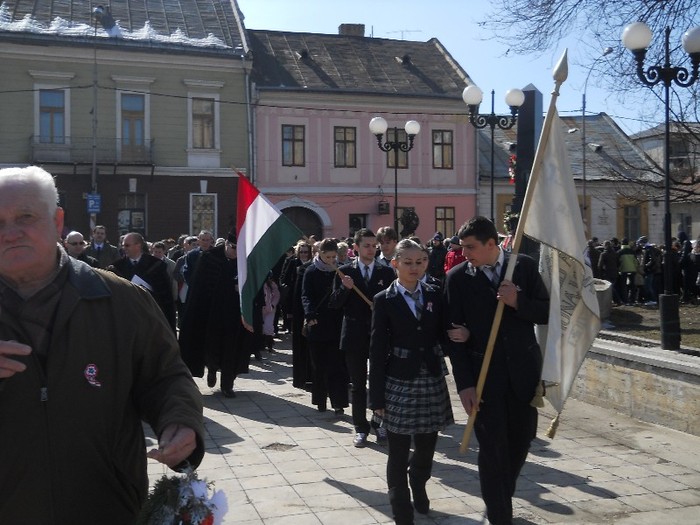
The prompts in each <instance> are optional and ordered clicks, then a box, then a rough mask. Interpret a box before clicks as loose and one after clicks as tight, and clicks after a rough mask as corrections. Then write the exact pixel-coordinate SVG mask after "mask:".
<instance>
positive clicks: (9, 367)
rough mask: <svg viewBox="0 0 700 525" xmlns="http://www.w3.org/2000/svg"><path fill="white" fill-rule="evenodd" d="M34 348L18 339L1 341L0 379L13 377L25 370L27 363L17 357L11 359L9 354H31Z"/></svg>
mask: <svg viewBox="0 0 700 525" xmlns="http://www.w3.org/2000/svg"><path fill="white" fill-rule="evenodd" d="M31 352H32V349H31V348H30V347H29V346H27V345H23V344H21V343H18V342H17V341H0V379H4V378H6V377H12V376H13V375H15V374H16V373H17V372H24V371H25V370H26V369H27V365H25V364H24V363H20V362H19V361H17V360H16V359H10V358H9V357H6V356H9V355H29V354H30V353H31Z"/></svg>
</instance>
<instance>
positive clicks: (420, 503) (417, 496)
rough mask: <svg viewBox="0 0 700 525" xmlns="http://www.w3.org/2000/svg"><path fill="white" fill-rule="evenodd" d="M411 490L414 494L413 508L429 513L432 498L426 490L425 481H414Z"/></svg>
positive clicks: (419, 511) (422, 512) (421, 512)
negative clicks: (429, 497)
mask: <svg viewBox="0 0 700 525" xmlns="http://www.w3.org/2000/svg"><path fill="white" fill-rule="evenodd" d="M411 492H412V494H413V508H414V509H416V512H418V513H420V514H427V513H428V511H429V510H430V500H429V499H428V493H427V492H426V491H425V483H418V482H412V483H411Z"/></svg>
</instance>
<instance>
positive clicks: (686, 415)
mask: <svg viewBox="0 0 700 525" xmlns="http://www.w3.org/2000/svg"><path fill="white" fill-rule="evenodd" d="M571 397H574V398H576V399H579V400H580V401H584V402H586V403H589V404H592V405H597V406H601V407H605V408H610V409H613V410H616V411H618V412H620V413H622V414H626V415H629V416H631V417H634V418H637V419H641V420H642V421H646V422H649V423H655V424H658V425H663V426H665V427H669V428H673V429H676V430H680V431H682V432H687V433H689V434H693V435H695V436H700V357H697V356H695V355H688V354H684V353H681V352H673V351H669V350H661V349H659V348H645V347H642V346H634V345H629V344H622V343H613V342H610V341H605V340H603V339H597V340H596V342H595V343H594V345H593V348H591V350H590V351H589V353H588V355H587V357H586V359H585V361H584V363H583V366H582V367H581V371H580V372H579V375H578V378H577V379H576V382H575V383H574V386H573V388H572V391H571Z"/></svg>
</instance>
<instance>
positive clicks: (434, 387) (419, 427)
mask: <svg viewBox="0 0 700 525" xmlns="http://www.w3.org/2000/svg"><path fill="white" fill-rule="evenodd" d="M443 369H444V370H445V372H444V373H443V375H441V376H439V377H435V376H431V375H430V374H429V373H428V370H427V369H426V368H425V365H423V366H422V367H421V370H420V373H419V374H418V377H416V378H414V379H397V378H395V377H390V376H387V378H386V386H385V408H384V422H383V426H384V428H386V429H387V430H388V431H389V432H394V433H395V434H411V435H413V434H427V433H429V432H437V431H439V430H442V429H444V428H445V427H446V426H448V425H451V424H452V423H454V416H453V415H452V404H451V403H450V394H449V392H448V390H447V382H446V381H445V375H447V370H446V367H445V365H444V363H443Z"/></svg>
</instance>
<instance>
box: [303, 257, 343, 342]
mask: <svg viewBox="0 0 700 525" xmlns="http://www.w3.org/2000/svg"><path fill="white" fill-rule="evenodd" d="M334 278H335V272H324V271H323V270H319V269H318V268H316V266H314V264H313V262H312V263H311V264H310V265H309V267H308V268H307V269H306V271H305V272H304V280H303V281H302V285H301V287H302V289H301V303H302V305H303V306H304V319H305V320H306V321H307V322H308V321H311V320H313V319H315V320H316V321H318V324H315V325H313V326H309V327H308V331H307V335H306V338H307V339H308V340H309V341H315V342H321V341H323V342H325V341H328V342H336V343H337V342H338V341H339V340H340V326H341V324H342V317H343V314H342V312H341V311H340V310H335V309H331V308H329V307H328V301H329V299H330V297H331V293H332V292H333V279H334Z"/></svg>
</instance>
